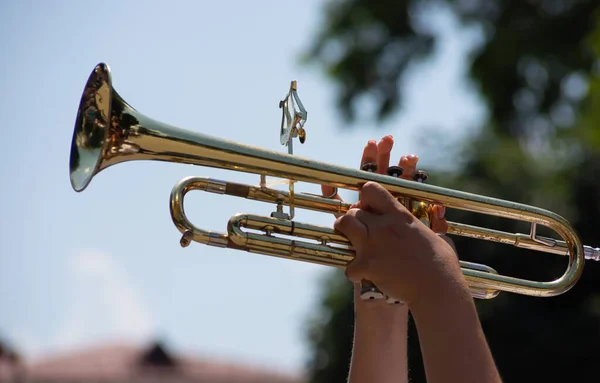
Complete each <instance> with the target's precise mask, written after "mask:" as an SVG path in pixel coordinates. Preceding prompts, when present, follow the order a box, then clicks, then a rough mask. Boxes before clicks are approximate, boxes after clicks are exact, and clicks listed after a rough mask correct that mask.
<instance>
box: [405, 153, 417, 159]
mask: <svg viewBox="0 0 600 383" xmlns="http://www.w3.org/2000/svg"><path fill="white" fill-rule="evenodd" d="M406 158H408V159H409V160H414V159H415V158H417V156H416V155H415V154H409V155H408V156H406Z"/></svg>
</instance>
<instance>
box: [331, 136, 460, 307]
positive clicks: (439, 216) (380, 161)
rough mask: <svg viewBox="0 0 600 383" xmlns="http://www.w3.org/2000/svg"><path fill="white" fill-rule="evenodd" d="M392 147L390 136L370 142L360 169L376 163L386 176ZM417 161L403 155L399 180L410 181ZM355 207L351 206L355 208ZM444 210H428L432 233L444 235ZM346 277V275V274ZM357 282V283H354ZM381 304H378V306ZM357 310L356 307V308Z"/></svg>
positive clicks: (335, 196) (357, 293) (364, 151)
mask: <svg viewBox="0 0 600 383" xmlns="http://www.w3.org/2000/svg"><path fill="white" fill-rule="evenodd" d="M393 145H394V140H393V138H392V136H385V137H383V138H382V139H381V140H380V141H379V143H376V141H374V140H371V141H369V142H368V143H367V145H366V146H365V148H364V150H363V154H362V158H361V162H360V163H361V167H362V165H364V164H366V163H376V164H377V170H376V172H377V173H379V174H386V171H387V169H388V167H389V165H390V164H389V163H390V153H391V150H392V148H393ZM418 161H419V158H418V157H417V156H416V155H412V154H411V155H405V156H402V157H401V158H400V161H398V165H399V166H400V167H402V168H403V170H404V171H403V173H402V175H401V178H404V179H407V180H412V176H413V174H414V172H415V170H416V165H417V163H418ZM321 191H322V193H323V195H324V196H331V195H332V194H333V193H334V192H335V189H334V188H333V187H330V186H322V187H321ZM331 198H334V199H337V200H342V198H341V197H340V196H339V195H338V194H335V195H334V196H331ZM356 206H357V205H356V204H355V205H353V207H356ZM444 214H445V209H444V207H443V206H433V207H432V208H431V210H430V215H431V227H432V230H433V231H434V232H438V233H445V232H446V231H447V229H448V224H447V222H446V220H445V219H444ZM347 275H348V274H347ZM355 282H357V281H355ZM359 290H360V284H359V283H355V301H356V302H357V305H360V304H359V303H358V302H360V299H359ZM372 303H373V304H371V305H369V307H374V306H376V305H377V303H376V302H372ZM381 304H383V302H381V303H379V305H381ZM357 308H358V307H357Z"/></svg>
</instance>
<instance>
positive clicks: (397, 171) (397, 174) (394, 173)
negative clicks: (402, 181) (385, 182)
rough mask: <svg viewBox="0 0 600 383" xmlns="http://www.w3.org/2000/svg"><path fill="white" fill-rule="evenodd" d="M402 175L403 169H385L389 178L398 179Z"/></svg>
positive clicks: (393, 167)
mask: <svg viewBox="0 0 600 383" xmlns="http://www.w3.org/2000/svg"><path fill="white" fill-rule="evenodd" d="M402 173H404V169H403V168H402V167H401V166H390V167H389V168H387V174H388V176H390V177H394V178H398V177H400V176H402Z"/></svg>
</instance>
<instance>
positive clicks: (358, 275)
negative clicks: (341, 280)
mask: <svg viewBox="0 0 600 383" xmlns="http://www.w3.org/2000/svg"><path fill="white" fill-rule="evenodd" d="M359 254H361V253H357V255H356V257H355V258H354V259H353V260H352V261H351V262H350V263H348V265H347V266H346V269H345V270H344V275H345V276H346V278H347V279H348V280H349V281H350V282H352V283H357V284H359V283H360V282H362V281H363V280H365V279H366V280H368V279H369V276H368V275H369V260H368V258H367V257H364V256H361V255H359ZM358 291H359V292H360V288H359V289H358Z"/></svg>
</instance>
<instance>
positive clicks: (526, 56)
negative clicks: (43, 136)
mask: <svg viewBox="0 0 600 383" xmlns="http://www.w3.org/2000/svg"><path fill="white" fill-rule="evenodd" d="M440 6H443V7H446V8H447V9H449V10H450V11H451V12H452V13H453V14H454V15H456V17H457V18H458V19H460V20H461V21H462V23H463V24H464V25H465V26H474V25H475V26H477V27H478V28H479V30H480V31H481V33H482V34H483V37H484V38H483V39H482V41H483V43H482V44H481V45H480V46H478V47H477V48H476V49H475V50H474V51H473V52H471V55H470V61H469V68H468V69H469V71H468V74H469V77H470V79H471V80H472V81H473V82H474V83H475V84H476V89H477V91H478V92H479V94H480V96H481V98H482V100H484V102H485V105H486V106H487V108H488V110H489V113H488V116H489V120H488V121H485V123H484V125H483V126H481V128H480V130H479V133H478V134H477V135H475V136H474V137H471V138H470V139H469V141H467V142H464V147H463V148H462V158H465V161H464V166H462V167H461V169H459V171H458V172H456V173H454V174H447V173H441V172H440V173H437V174H436V172H435V171H433V172H431V173H433V174H432V177H430V179H431V180H435V183H436V184H438V185H440V186H444V187H451V188H454V189H458V190H464V191H469V192H473V193H478V194H483V195H488V196H493V197H497V198H503V199H507V200H511V201H517V202H522V203H527V204H532V205H535V206H539V207H542V208H546V209H548V210H551V211H554V212H556V213H558V214H560V215H562V216H564V217H565V218H567V219H568V220H569V221H570V222H571V223H572V225H573V226H574V227H575V229H576V230H577V232H578V233H579V235H580V237H581V238H582V241H583V242H584V244H588V245H593V246H600V239H599V238H600V237H599V235H598V234H599V229H598V228H600V218H599V217H600V202H599V201H600V25H599V23H598V21H599V20H600V15H599V12H600V11H599V8H600V3H599V2H598V1H593V0H580V1H575V0H571V1H568V0H556V1H551V0H530V1H508V0H498V1H484V0H438V1H419V2H417V1H399V0H395V1H392V0H388V1H386V0H376V1H367V0H338V1H334V2H328V3H327V5H326V6H325V8H324V21H323V25H322V28H321V30H320V31H319V34H318V35H317V38H316V40H315V43H314V44H313V45H312V46H311V47H310V48H309V49H308V52H307V54H306V59H307V60H308V62H314V63H317V64H318V65H320V66H321V67H323V69H324V70H325V71H326V73H328V75H329V76H330V78H331V80H332V81H333V83H334V84H336V85H337V86H338V89H339V91H338V94H337V99H338V105H339V110H340V112H341V113H342V114H343V115H344V116H346V118H347V119H348V120H349V121H352V120H353V119H354V116H355V113H353V110H354V108H355V102H356V101H357V100H359V99H360V98H361V97H364V96H368V97H371V98H373V100H375V101H376V103H377V105H378V111H377V115H376V116H375V117H376V118H377V119H379V120H385V119H386V118H388V117H390V116H391V115H392V114H393V113H394V112H395V111H397V110H400V109H401V107H402V87H401V86H400V85H399V84H400V83H401V82H402V78H403V76H404V75H405V73H406V70H407V68H408V67H409V66H410V65H419V63H420V62H422V60H424V59H426V58H427V57H429V56H430V55H431V54H432V51H433V49H434V47H435V44H436V43H437V41H438V38H439V37H438V36H436V35H435V34H434V33H432V32H431V29H429V28H427V16H428V12H431V11H432V9H435V7H440ZM448 214H449V216H448V218H449V219H450V220H452V221H458V222H468V223H470V224H475V225H481V226H485V227H492V228H496V229H501V230H506V231H510V232H523V233H527V232H528V229H529V228H528V227H527V226H525V225H523V224H520V223H517V222H514V221H508V220H503V219H498V218H492V217H488V216H481V215H475V214H470V213H464V212H460V211H449V213H448ZM543 234H545V235H548V234H549V233H548V232H544V233H543ZM454 240H455V243H456V245H457V248H458V250H459V254H460V258H461V259H464V260H469V261H474V262H480V263H485V264H488V265H491V266H493V267H494V268H496V269H497V270H498V271H499V272H500V273H502V274H507V275H513V276H517V277H523V278H530V279H536V280H552V279H555V278H556V277H557V276H560V275H561V274H562V273H563V272H564V270H565V266H566V258H565V257H560V256H552V255H548V254H541V253H535V252H531V251H526V250H521V249H516V248H513V247H510V246H505V245H498V244H491V243H489V242H485V241H475V240H466V239H462V238H460V237H454ZM599 266H600V265H598V264H596V263H594V262H593V261H587V263H586V267H585V271H584V275H583V277H582V279H581V280H580V282H579V283H578V284H577V285H576V286H575V287H574V288H573V289H572V290H570V291H569V292H568V293H566V294H564V295H561V296H558V297H554V298H532V297H526V296H521V295H516V294H506V293H503V294H500V296H499V297H498V298H496V299H494V300H491V301H477V307H478V311H479V315H480V319H481V321H482V325H483V327H484V330H485V333H486V336H487V337H488V340H489V343H490V347H491V349H492V352H493V354H494V357H495V359H496V361H497V364H498V367H499V369H500V373H501V374H502V376H503V378H504V380H505V382H522V381H535V382H537V381H543V382H564V381H569V382H592V381H597V379H598V376H600V367H598V366H597V364H596V363H595V362H594V356H595V355H598V354H599V353H600V282H599V281H600V267H599ZM318 309H319V310H318V316H317V318H314V319H313V322H311V331H310V336H309V344H310V346H311V348H312V356H311V358H310V359H309V361H308V368H309V372H310V381H311V382H313V383H320V382H340V383H341V382H345V381H346V379H347V373H348V366H349V362H350V359H349V358H350V352H351V340H352V331H353V330H352V325H353V303H352V293H351V286H350V285H349V283H347V282H346V281H345V279H344V276H343V275H342V274H340V273H339V272H334V273H332V274H331V275H329V276H328V277H327V279H326V281H325V282H324V289H323V298H322V301H321V304H320V306H319V308H318ZM409 360H410V361H409V364H410V368H411V380H412V381H413V382H424V381H425V378H424V373H423V369H422V364H421V356H420V350H419V346H418V334H417V333H416V331H415V329H414V326H412V322H411V327H410V331H409Z"/></svg>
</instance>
